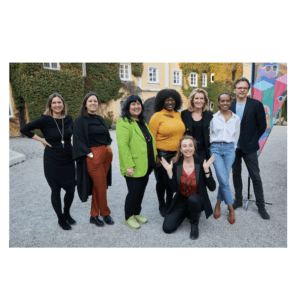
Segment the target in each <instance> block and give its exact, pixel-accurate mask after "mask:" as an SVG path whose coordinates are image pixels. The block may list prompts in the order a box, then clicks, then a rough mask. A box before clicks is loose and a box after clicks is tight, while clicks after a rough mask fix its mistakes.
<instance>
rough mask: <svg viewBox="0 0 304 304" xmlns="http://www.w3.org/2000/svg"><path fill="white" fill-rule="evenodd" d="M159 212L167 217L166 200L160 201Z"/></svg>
mask: <svg viewBox="0 0 304 304" xmlns="http://www.w3.org/2000/svg"><path fill="white" fill-rule="evenodd" d="M159 212H160V214H161V216H163V217H165V216H166V212H167V210H166V204H165V202H164V201H159Z"/></svg>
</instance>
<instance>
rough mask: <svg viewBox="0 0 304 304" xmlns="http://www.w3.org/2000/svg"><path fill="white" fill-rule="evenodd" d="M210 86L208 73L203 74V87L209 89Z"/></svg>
mask: <svg viewBox="0 0 304 304" xmlns="http://www.w3.org/2000/svg"><path fill="white" fill-rule="evenodd" d="M207 85H208V75H207V73H202V87H203V88H207Z"/></svg>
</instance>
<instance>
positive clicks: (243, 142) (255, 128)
mask: <svg viewBox="0 0 304 304" xmlns="http://www.w3.org/2000/svg"><path fill="white" fill-rule="evenodd" d="M230 110H231V111H232V112H233V113H235V112H236V100H234V101H233V102H232V103H231V106H230ZM265 130H266V118H265V110H264V106H263V104H262V103H261V102H260V101H258V100H256V99H252V98H250V97H247V101H246V106H245V109H244V114H243V118H242V121H241V132H240V138H239V143H240V148H241V150H242V152H244V153H246V154H249V153H253V152H256V151H257V150H259V148H260V147H259V139H260V137H261V136H262V135H263V134H264V132H265Z"/></svg>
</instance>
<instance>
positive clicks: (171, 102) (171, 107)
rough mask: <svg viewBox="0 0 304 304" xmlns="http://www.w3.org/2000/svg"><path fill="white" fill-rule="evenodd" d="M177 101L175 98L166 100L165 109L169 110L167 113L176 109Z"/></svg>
mask: <svg viewBox="0 0 304 304" xmlns="http://www.w3.org/2000/svg"><path fill="white" fill-rule="evenodd" d="M175 104H176V103H175V100H174V98H173V97H169V98H167V99H165V102H164V108H165V109H166V110H167V111H173V110H174V108H175Z"/></svg>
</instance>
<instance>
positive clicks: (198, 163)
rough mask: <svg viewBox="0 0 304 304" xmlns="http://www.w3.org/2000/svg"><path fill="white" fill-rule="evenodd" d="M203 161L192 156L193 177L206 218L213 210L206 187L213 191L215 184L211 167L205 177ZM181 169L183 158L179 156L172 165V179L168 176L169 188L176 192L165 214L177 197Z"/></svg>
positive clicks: (172, 206) (171, 207)
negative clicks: (207, 175) (208, 174)
mask: <svg viewBox="0 0 304 304" xmlns="http://www.w3.org/2000/svg"><path fill="white" fill-rule="evenodd" d="M203 162H204V161H203V160H201V159H200V158H198V157H196V156H194V166H195V178H196V183H197V188H198V192H199V195H200V196H201V198H202V203H203V209H204V210H205V214H206V218H208V217H209V216H210V215H211V214H212V213H213V210H212V206H211V203H210V200H209V196H208V193H207V189H206V187H208V189H209V190H210V191H214V190H215V188H216V184H215V181H214V179H213V177H212V172H211V168H209V171H210V176H209V177H208V178H207V177H206V174H205V171H204V168H203ZM182 169H183V159H182V158H180V159H179V161H178V162H176V163H175V164H174V165H173V169H172V171H173V177H172V179H170V178H169V185H170V188H171V190H172V192H176V193H175V195H174V197H173V199H172V201H171V205H170V207H169V209H168V211H167V214H169V213H170V211H171V210H172V209H173V208H174V204H175V203H176V201H177V197H178V194H179V184H180V179H181V175H182Z"/></svg>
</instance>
